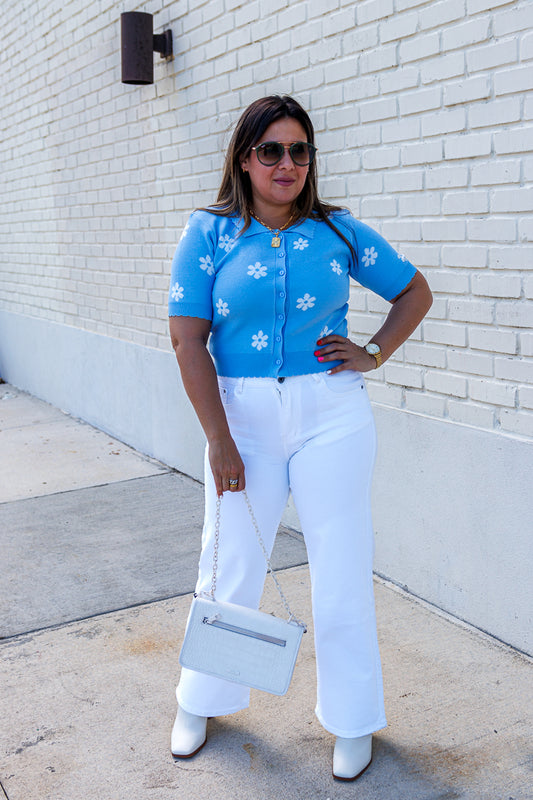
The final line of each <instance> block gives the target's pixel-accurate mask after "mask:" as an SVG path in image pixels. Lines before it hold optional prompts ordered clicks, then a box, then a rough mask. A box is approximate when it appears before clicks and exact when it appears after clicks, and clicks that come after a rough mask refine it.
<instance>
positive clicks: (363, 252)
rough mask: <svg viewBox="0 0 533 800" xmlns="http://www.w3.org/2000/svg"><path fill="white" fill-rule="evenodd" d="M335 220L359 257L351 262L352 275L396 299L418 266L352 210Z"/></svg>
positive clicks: (387, 298)
mask: <svg viewBox="0 0 533 800" xmlns="http://www.w3.org/2000/svg"><path fill="white" fill-rule="evenodd" d="M333 222H334V224H335V225H338V227H339V230H341V231H342V232H343V233H344V235H345V236H347V238H348V239H349V241H350V242H351V243H352V245H353V247H354V250H355V254H356V258H355V260H353V259H352V260H351V264H350V275H351V277H352V278H353V279H354V280H356V281H357V282H358V283H360V284H361V286H364V287H365V288H366V289H370V290H371V291H372V292H375V293H376V294H378V295H380V297H383V298H384V299H385V300H389V301H390V300H393V299H394V298H395V297H396V296H397V295H398V294H400V292H402V291H403V290H404V289H405V287H406V286H407V284H408V283H410V281H411V280H412V279H413V277H414V276H415V274H416V268H415V267H414V266H413V265H412V264H411V263H410V261H408V260H407V258H406V257H405V256H404V255H402V254H401V253H398V252H396V250H395V249H394V248H393V247H392V246H391V245H390V244H389V243H388V242H387V240H386V239H384V238H383V236H381V234H379V233H377V232H376V231H375V230H373V229H372V228H370V227H369V226H368V225H365V223H364V222H360V221H359V220H356V219H354V217H352V215H351V214H350V213H343V214H340V215H339V216H338V217H337V218H336V219H335V220H333Z"/></svg>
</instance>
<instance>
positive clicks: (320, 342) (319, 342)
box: [317, 339, 322, 347]
mask: <svg viewBox="0 0 533 800" xmlns="http://www.w3.org/2000/svg"><path fill="white" fill-rule="evenodd" d="M321 344H322V339H318V341H317V345H318V346H319V347H320V345H321Z"/></svg>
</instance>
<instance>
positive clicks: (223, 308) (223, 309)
mask: <svg viewBox="0 0 533 800" xmlns="http://www.w3.org/2000/svg"><path fill="white" fill-rule="evenodd" d="M217 311H218V313H219V314H221V315H222V316H223V317H227V316H228V314H229V308H228V304H227V303H225V302H224V300H223V299H222V298H221V297H220V298H219V300H218V301H217Z"/></svg>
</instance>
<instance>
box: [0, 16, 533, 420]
mask: <svg viewBox="0 0 533 800" xmlns="http://www.w3.org/2000/svg"><path fill="white" fill-rule="evenodd" d="M135 8H137V9H138V10H144V11H149V12H151V13H153V14H154V15H155V16H154V23H155V30H156V32H157V31H161V30H163V29H164V28H166V27H171V28H172V30H173V33H174V41H175V58H174V60H173V61H172V62H171V63H168V64H167V63H164V62H163V61H161V60H160V59H159V56H157V54H156V55H155V56H154V58H155V64H156V69H155V83H154V84H153V85H152V86H145V87H129V86H124V85H122V84H121V83H120V25H119V20H120V12H121V11H123V10H134V9H135ZM2 10H3V14H2V32H1V33H0V38H1V44H2V46H1V48H0V60H1V65H2V76H3V87H2V96H1V99H0V104H1V107H0V112H1V113H0V135H1V138H2V147H1V148H0V174H1V176H2V178H1V180H2V183H1V192H2V216H1V218H0V309H1V308H3V309H5V310H7V311H14V312H19V313H22V314H26V315H29V316H33V317H40V318H44V319H47V320H50V321H55V322H60V323H66V324H68V325H73V326H76V327H78V328H84V329H87V330H90V331H95V332H98V333H101V334H104V335H107V336H111V337H118V338H122V339H126V340H128V341H131V342H134V343H138V344H141V345H148V346H152V347H156V348H161V349H168V347H169V344H168V337H167V322H166V308H165V305H166V292H167V283H168V272H169V263H170V259H171V257H172V254H173V251H174V247H175V243H176V241H177V239H178V237H179V233H180V229H181V227H182V226H183V224H184V220H185V218H186V216H187V215H188V213H189V211H190V210H191V209H192V208H194V207H195V206H198V205H203V204H206V203H208V202H209V201H210V200H211V199H212V198H213V196H214V194H215V192H216V189H217V186H218V182H219V177H220V168H221V165H222V158H223V156H222V153H223V150H224V147H225V145H226V143H227V141H228V138H229V130H230V127H231V125H232V124H233V123H234V122H235V120H236V119H237V117H238V115H239V112H240V110H241V109H242V108H243V107H244V106H245V105H246V104H247V103H248V102H250V101H251V100H252V99H255V98H256V97H257V96H259V95H263V94H266V93H270V92H289V93H292V94H295V95H296V96H297V97H298V98H299V99H300V100H301V101H302V102H303V104H304V105H305V106H306V107H308V108H309V110H310V111H311V114H312V117H313V119H314V121H315V125H316V128H317V134H318V143H319V147H320V157H319V168H320V172H321V175H322V182H321V188H322V193H323V195H324V196H326V197H328V199H331V200H334V201H337V202H339V203H341V204H345V205H347V206H349V207H350V208H351V209H352V210H353V211H354V213H356V214H357V215H359V216H360V217H361V218H362V219H363V220H364V221H366V222H368V223H369V224H370V225H372V226H373V227H375V228H377V229H378V230H381V231H382V232H383V233H384V235H385V236H386V237H387V238H388V239H389V240H390V241H391V242H392V243H393V244H394V245H395V246H397V247H398V248H399V249H401V250H402V251H403V252H404V253H405V254H406V255H407V256H408V257H409V258H410V259H411V260H412V261H413V262H414V263H415V264H417V265H418V266H419V267H420V268H421V269H422V270H423V271H424V273H425V275H426V276H427V278H428V280H429V282H430V285H431V286H432V288H433V291H434V293H435V303H434V306H433V308H432V310H431V311H430V314H429V316H428V318H427V320H425V321H424V322H423V323H422V325H421V326H420V328H419V329H418V330H417V331H416V332H415V334H414V335H413V337H412V339H411V340H410V342H408V343H407V344H406V345H405V346H404V347H402V348H401V349H400V351H399V352H398V353H397V354H396V355H395V357H394V358H393V359H392V360H391V361H390V362H389V363H388V364H387V365H386V366H385V368H384V369H383V370H381V371H379V372H376V373H375V374H373V375H371V376H370V377H369V385H370V390H371V393H372V396H373V397H374V399H375V400H376V401H377V402H380V403H383V404H385V405H390V406H393V407H396V408H406V409H409V410H412V411H416V412H417V413H421V414H426V415H428V416H432V417H438V418H448V419H451V420H456V421H460V422H464V423H466V424H468V425H474V426H476V427H479V428H486V429H499V430H502V431H506V432H508V433H512V434H516V435H520V436H533V411H532V399H531V398H532V393H533V376H532V370H533V334H531V332H530V329H531V323H532V319H533V311H532V307H533V277H532V276H533V272H532V270H533V248H532V245H531V239H532V237H533V157H532V156H531V150H532V144H533V63H532V60H533V34H532V30H531V29H532V28H533V3H531V1H530V0H358V2H355V3H354V2H348V0H327V1H326V0H320V2H319V0H290V1H289V0H272V2H267V3H258V2H248V3H242V2H240V0H203V2H202V0H195V2H192V0H146V2H137V3H133V4H130V5H128V6H127V9H126V6H124V4H123V3H122V2H121V3H119V2H116V0H101V2H100V3H98V4H91V3H84V2H82V0H61V2H60V0H47V2H44V0H37V2H35V3H31V4H28V3H24V2H22V0H7V2H5V3H4V5H3V9H2ZM21 30H33V31H38V32H39V35H38V36H35V37H33V38H32V44H31V47H27V45H26V42H25V40H24V37H21V36H20V31H21ZM385 309H386V305H385V304H383V303H381V302H379V301H376V300H375V298H374V297H372V296H370V295H369V294H368V293H367V292H365V291H364V290H362V289H360V288H357V287H356V288H354V289H353V296H352V311H351V313H350V324H351V330H352V334H353V336H354V337H355V338H356V339H357V340H358V341H360V342H363V341H365V340H366V339H367V338H368V336H369V335H370V334H372V333H373V332H374V331H375V330H376V329H377V327H379V325H380V322H381V320H382V318H383V315H384V313H385Z"/></svg>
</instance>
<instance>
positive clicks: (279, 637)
mask: <svg viewBox="0 0 533 800" xmlns="http://www.w3.org/2000/svg"><path fill="white" fill-rule="evenodd" d="M242 494H243V496H244V499H245V500H246V503H247V506H248V511H249V513H250V517H251V519H252V523H253V525H254V528H255V532H256V536H257V540H258V542H259V545H260V547H261V549H262V551H263V555H264V557H265V559H266V562H267V566H268V571H269V572H270V574H271V575H272V578H273V580H274V583H275V584H276V588H277V590H278V592H279V595H280V597H281V600H282V602H283V605H284V607H285V609H286V611H287V612H288V614H289V618H288V620H283V619H279V618H278V617H274V616H273V615H272V614H265V613H263V612H262V611H256V610H255V609H253V608H246V607H245V606H240V605H237V604H236V603H225V602H221V601H218V600H216V599H215V591H216V574H217V563H218V548H219V538H220V498H217V509H216V524H215V547H214V552H213V577H212V581H211V591H210V592H206V593H202V594H200V595H196V594H195V596H194V599H193V601H192V605H191V610H190V613H189V619H188V621H187V628H186V630H185V637H184V640H183V645H182V648H181V652H180V656H179V662H180V664H181V665H182V666H183V667H187V668H188V669H192V670H196V671H197V672H204V673H206V674H207V675H212V676H214V677H216V678H223V679H224V680H227V681H231V682H233V683H241V684H244V685H245V686H250V687H251V688H253V689H261V690H262V691H264V692H270V693H271V694H277V695H283V694H285V693H286V692H287V690H288V688H289V684H290V682H291V678H292V674H293V671H294V664H295V662H296V657H297V655H298V651H299V649H300V643H301V640H302V634H303V633H304V631H305V630H306V626H305V623H304V622H302V621H301V620H298V619H296V618H295V617H294V615H293V613H292V611H291V609H290V607H289V604H288V602H287V599H286V597H285V595H284V594H283V592H282V590H281V586H280V585H279V582H278V579H277V578H276V575H275V574H274V571H273V569H272V564H271V563H270V559H269V557H268V553H267V551H266V548H265V545H264V542H263V540H262V538H261V534H260V533H259V528H258V526H257V522H256V520H255V516H254V513H253V511H252V507H251V505H250V501H249V500H248V495H247V494H246V492H243V493H242Z"/></svg>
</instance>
